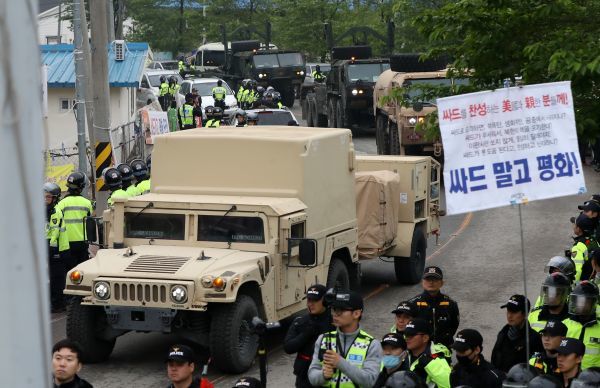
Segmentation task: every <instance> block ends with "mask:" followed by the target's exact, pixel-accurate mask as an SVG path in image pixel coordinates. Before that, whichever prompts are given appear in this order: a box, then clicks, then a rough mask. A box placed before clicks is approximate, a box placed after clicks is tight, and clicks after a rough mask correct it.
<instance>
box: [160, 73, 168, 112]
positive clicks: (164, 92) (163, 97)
mask: <svg viewBox="0 0 600 388" xmlns="http://www.w3.org/2000/svg"><path fill="white" fill-rule="evenodd" d="M168 94H169V84H168V83H167V78H166V77H165V76H164V75H161V76H160V86H159V87H158V102H159V103H160V106H161V108H162V110H163V111H166V110H167V108H168V107H169V104H168V101H167V100H168Z"/></svg>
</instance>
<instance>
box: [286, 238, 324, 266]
mask: <svg viewBox="0 0 600 388" xmlns="http://www.w3.org/2000/svg"><path fill="white" fill-rule="evenodd" d="M296 246H297V247H298V261H299V262H300V266H303V267H310V266H314V265H316V264H317V240H313V239H307V238H289V239H288V255H287V256H288V266H289V267H294V266H293V265H289V260H290V258H291V257H292V248H293V247H296Z"/></svg>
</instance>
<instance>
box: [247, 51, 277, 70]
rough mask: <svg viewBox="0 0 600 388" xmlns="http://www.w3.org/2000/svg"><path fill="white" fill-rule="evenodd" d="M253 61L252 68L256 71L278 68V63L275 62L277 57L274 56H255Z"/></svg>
mask: <svg viewBox="0 0 600 388" xmlns="http://www.w3.org/2000/svg"><path fill="white" fill-rule="evenodd" d="M253 59H254V66H255V67H256V68H257V69H260V68H263V67H279V62H278V61H277V55H275V54H265V55H255V56H254V58H253Z"/></svg>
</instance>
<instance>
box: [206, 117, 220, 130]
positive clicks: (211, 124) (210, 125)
mask: <svg viewBox="0 0 600 388" xmlns="http://www.w3.org/2000/svg"><path fill="white" fill-rule="evenodd" d="M220 126H221V121H220V120H215V119H210V120H208V121H207V122H206V127H207V128H219V127H220Z"/></svg>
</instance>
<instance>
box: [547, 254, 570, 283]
mask: <svg viewBox="0 0 600 388" xmlns="http://www.w3.org/2000/svg"><path fill="white" fill-rule="evenodd" d="M554 270H558V271H560V272H562V273H564V274H565V275H566V276H567V277H568V278H569V279H571V281H572V280H573V279H575V262H574V261H573V259H571V258H570V257H565V256H554V257H552V258H551V259H550V260H548V264H546V272H547V273H551V272H552V271H554Z"/></svg>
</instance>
